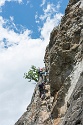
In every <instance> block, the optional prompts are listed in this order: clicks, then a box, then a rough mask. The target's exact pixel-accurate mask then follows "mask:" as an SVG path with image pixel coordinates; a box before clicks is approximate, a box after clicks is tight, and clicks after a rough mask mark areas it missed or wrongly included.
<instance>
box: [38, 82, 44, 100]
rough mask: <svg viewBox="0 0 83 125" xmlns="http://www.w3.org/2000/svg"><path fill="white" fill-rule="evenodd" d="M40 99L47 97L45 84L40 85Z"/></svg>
mask: <svg viewBox="0 0 83 125" xmlns="http://www.w3.org/2000/svg"><path fill="white" fill-rule="evenodd" d="M38 87H39V92H40V95H39V96H40V98H41V99H43V98H44V97H45V83H44V82H41V83H40V84H39V85H38Z"/></svg>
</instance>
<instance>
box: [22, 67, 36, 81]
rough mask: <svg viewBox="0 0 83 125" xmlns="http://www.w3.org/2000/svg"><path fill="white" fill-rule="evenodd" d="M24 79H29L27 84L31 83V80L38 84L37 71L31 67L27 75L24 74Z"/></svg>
mask: <svg viewBox="0 0 83 125" xmlns="http://www.w3.org/2000/svg"><path fill="white" fill-rule="evenodd" d="M24 78H25V79H30V81H29V82H31V80H34V81H36V82H38V70H37V68H36V66H34V65H32V66H31V69H30V70H29V71H28V72H27V73H24Z"/></svg>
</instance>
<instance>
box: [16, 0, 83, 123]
mask: <svg viewBox="0 0 83 125" xmlns="http://www.w3.org/2000/svg"><path fill="white" fill-rule="evenodd" d="M44 61H45V67H46V68H47V69H48V71H49V76H48V78H47V82H46V84H45V91H46V92H45V95H46V97H45V99H44V100H43V101H42V100H41V99H40V97H39V90H38V84H39V83H38V84H37V85H36V88H35V90H34V93H33V97H32V100H31V103H30V105H29V106H28V107H27V111H26V112H25V113H24V114H23V115H22V116H21V118H20V119H19V120H18V121H17V122H16V123H15V125H40V124H41V125H83V0H70V1H69V4H68V6H67V8H66V10H65V15H64V16H63V17H62V20H61V23H60V24H59V26H57V27H55V28H54V29H53V31H52V32H51V35H50V42H49V45H48V46H47V48H46V52H45V57H44ZM40 81H41V79H40ZM40 81H39V82H40Z"/></svg>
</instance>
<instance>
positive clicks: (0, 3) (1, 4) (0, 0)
mask: <svg viewBox="0 0 83 125" xmlns="http://www.w3.org/2000/svg"><path fill="white" fill-rule="evenodd" d="M6 1H8V2H10V1H11V2H13V1H14V2H18V3H19V4H20V3H22V0H0V6H3V5H4V4H5V2H6Z"/></svg>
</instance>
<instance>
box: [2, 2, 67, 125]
mask: <svg viewBox="0 0 83 125" xmlns="http://www.w3.org/2000/svg"><path fill="white" fill-rule="evenodd" d="M67 4H68V0H41V1H40V0H36V1H34V0H0V121H1V125H12V124H14V123H15V122H16V121H17V120H18V118H19V117H20V116H21V115H22V113H23V112H24V111H26V107H27V105H28V104H29V103H30V99H31V96H32V93H33V90H34V87H35V84H30V83H28V80H25V79H24V78H23V74H24V72H27V70H28V69H29V68H30V66H31V65H33V64H34V65H35V66H37V67H43V66H44V64H43V58H44V54H45V48H46V46H47V45H48V43H49V37H50V32H51V31H52V29H53V28H54V27H56V26H57V25H58V24H59V23H60V20H61V17H62V16H63V14H64V12H65V8H66V6H67ZM20 102H21V103H20Z"/></svg>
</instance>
